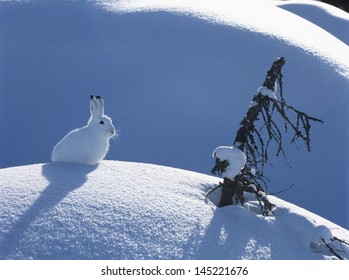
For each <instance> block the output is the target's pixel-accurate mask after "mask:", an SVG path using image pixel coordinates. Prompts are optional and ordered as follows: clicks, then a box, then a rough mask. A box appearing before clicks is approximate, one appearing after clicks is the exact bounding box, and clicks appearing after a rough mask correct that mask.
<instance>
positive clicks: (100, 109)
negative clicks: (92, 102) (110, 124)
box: [96, 96, 104, 116]
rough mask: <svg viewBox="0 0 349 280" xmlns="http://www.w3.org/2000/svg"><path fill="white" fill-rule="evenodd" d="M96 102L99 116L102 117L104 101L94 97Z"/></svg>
mask: <svg viewBox="0 0 349 280" xmlns="http://www.w3.org/2000/svg"><path fill="white" fill-rule="evenodd" d="M96 102H97V107H98V113H99V116H104V101H103V99H102V97H100V96H96Z"/></svg>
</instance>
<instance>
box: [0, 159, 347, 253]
mask: <svg viewBox="0 0 349 280" xmlns="http://www.w3.org/2000/svg"><path fill="white" fill-rule="evenodd" d="M0 178H1V181H0V225H1V227H0V258H1V259H328V258H334V257H333V255H332V254H330V253H329V251H328V250H325V248H322V246H319V243H320V242H321V238H324V239H325V240H328V239H329V238H330V237H331V236H332V235H333V236H337V237H338V238H343V239H346V240H348V239H349V232H348V231H347V230H345V229H343V228H341V227H340V226H338V225H335V224H333V223H331V222H329V221H327V220H325V219H323V218H321V217H319V216H317V215H315V214H312V213H310V212H308V211H306V210H304V209H301V208H299V207H296V206H294V205H291V204H289V203H286V202H285V201H282V200H280V199H276V198H271V200H272V202H273V203H274V204H276V205H277V208H276V209H275V217H262V216H258V215H256V214H255V213H253V212H251V211H249V210H247V209H245V208H243V207H241V206H229V207H225V208H219V209H218V208H216V207H215V205H214V204H213V203H212V202H211V201H210V200H208V199H206V198H205V195H206V192H207V191H208V190H209V189H211V188H212V187H213V186H214V185H215V184H217V183H218V181H219V179H218V178H215V177H211V176H207V175H203V174H199V173H194V172H189V171H184V170H180V169H175V168H169V167H161V166H156V165H150V164H143V163H130V162H121V161H103V162H102V163H100V164H99V165H95V166H87V165H78V164H57V163H54V164H52V163H47V164H35V165H28V166H21V167H13V168H6V169H1V170H0ZM251 209H253V208H251ZM344 250H345V251H346V252H347V253H349V248H348V247H346V246H345V247H344Z"/></svg>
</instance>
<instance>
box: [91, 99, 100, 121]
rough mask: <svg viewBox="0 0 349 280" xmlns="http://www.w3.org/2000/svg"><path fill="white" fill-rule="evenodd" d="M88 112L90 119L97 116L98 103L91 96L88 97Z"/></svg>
mask: <svg viewBox="0 0 349 280" xmlns="http://www.w3.org/2000/svg"><path fill="white" fill-rule="evenodd" d="M90 112H91V117H92V118H93V117H97V116H98V103H97V101H96V99H95V97H94V96H93V95H90Z"/></svg>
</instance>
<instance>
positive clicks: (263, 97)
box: [211, 57, 323, 216]
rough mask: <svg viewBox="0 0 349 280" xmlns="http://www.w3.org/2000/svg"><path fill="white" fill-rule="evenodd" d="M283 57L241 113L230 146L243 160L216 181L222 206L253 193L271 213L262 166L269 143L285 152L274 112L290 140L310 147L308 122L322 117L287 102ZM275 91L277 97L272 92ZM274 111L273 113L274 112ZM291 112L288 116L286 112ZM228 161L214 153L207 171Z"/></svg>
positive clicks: (222, 168) (264, 210)
mask: <svg viewBox="0 0 349 280" xmlns="http://www.w3.org/2000/svg"><path fill="white" fill-rule="evenodd" d="M284 64H285V58H284V57H280V58H277V59H276V60H275V61H274V63H273V64H272V66H271V68H270V70H269V71H268V73H267V76H266V79H265V81H264V83H263V86H262V87H260V88H259V89H258V93H257V94H256V95H255V96H254V97H253V99H252V101H251V103H250V106H249V109H248V111H247V113H246V115H245V117H244V118H243V119H242V121H241V122H240V127H239V129H238V131H237V133H236V136H235V140H234V142H233V146H234V147H237V148H239V149H240V150H241V151H243V152H244V153H245V155H246V159H247V160H246V164H245V167H244V168H243V169H242V170H241V172H240V173H239V174H238V175H236V176H235V177H234V178H226V177H225V178H224V180H223V182H221V183H220V187H221V190H222V195H221V199H220V203H219V206H220V207H223V206H226V205H230V204H234V203H240V204H243V203H244V193H245V192H249V193H253V194H255V196H256V198H257V200H258V202H259V204H260V206H261V210H262V214H263V215H266V216H267V215H269V214H270V213H272V208H273V205H272V204H271V203H270V202H269V200H268V198H267V196H266V193H265V190H264V188H266V186H267V184H266V183H267V178H266V177H265V176H264V172H263V170H264V166H265V164H266V163H268V153H269V144H270V143H271V142H275V143H276V145H277V151H276V155H277V156H278V155H279V154H280V153H281V154H283V155H284V156H285V159H286V154H285V151H284V148H283V133H282V129H280V127H279V125H278V124H277V123H276V122H275V120H274V118H275V115H277V114H278V115H279V117H281V119H282V120H283V123H284V125H283V126H284V131H285V132H288V130H289V128H290V130H291V131H292V132H293V133H294V136H293V138H292V141H291V142H292V143H295V142H296V141H297V140H298V139H301V140H303V142H304V143H305V145H306V147H307V150H308V151H310V128H311V125H310V124H311V122H320V123H322V122H323V121H322V120H320V119H317V118H313V117H310V116H309V115H307V114H306V113H304V112H301V111H299V110H297V109H295V108H294V107H292V106H290V105H288V104H287V103H286V101H285V99H284V96H283V88H282V77H283V76H282V73H281V69H282V67H283V65H284ZM277 88H278V92H279V100H278V99H277V97H276V95H275V93H276V91H277ZM276 113H277V114H276ZM289 113H290V114H295V117H292V118H290V117H289V115H288V114H289ZM228 165H229V162H227V161H226V160H221V159H219V158H217V157H216V165H215V166H214V167H213V169H212V170H211V172H212V173H213V174H218V175H222V174H223V173H224V171H225V169H226V168H227V166H228Z"/></svg>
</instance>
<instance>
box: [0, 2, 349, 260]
mask: <svg viewBox="0 0 349 280" xmlns="http://www.w3.org/2000/svg"><path fill="white" fill-rule="evenodd" d="M274 2H275V1H262V0H261V1H256V2H253V5H251V2H250V1H227V0H216V1H213V0H211V1H209V0H201V1H194V0H186V1H181V0H176V1H175V0H173V1H170V0H168V1H163V0H162V1H160V0H159V1H157V0H153V1H111V0H110V1H1V2H0V39H1V50H0V51H1V53H0V56H1V67H0V79H1V81H0V89H1V90H0V97H1V102H0V131H1V136H0V167H1V168H2V169H0V235H1V236H0V257H1V258H16V259H21V258H23V259H30V258H33V259H38V258H42V259H54V258H57V259H58V258H66V259H75V258H86V259H95V258H101V259H102V258H118V259H123V258H125V259H126V258H129V259H136V258H159V259H160V258H163V259H167V258H175V259H190V258H192V259H194V258H198V259H199V258H217V259H220V258H222V259H223V258H224V259H229V258H232V259H235V258H244V259H252V258H256V259H258V258H272V259H323V258H326V259H327V258H333V255H331V254H329V252H328V250H327V249H326V248H324V246H323V245H322V243H321V242H320V240H321V237H327V238H326V239H325V240H326V241H327V240H328V238H329V237H330V236H331V235H332V236H336V237H338V238H342V239H344V240H346V241H348V232H347V230H345V229H344V228H342V227H345V228H349V218H348V217H349V210H348V209H349V208H348V203H349V193H348V189H349V188H348V185H349V176H348V172H347V170H348V166H349V160H348V156H347V155H348V153H349V151H348V137H349V130H348V125H347V120H348V119H349V111H348V108H349V99H348V88H349V47H348V45H347V44H345V42H348V41H346V40H347V39H346V38H347V34H348V33H347V32H345V31H346V30H347V28H345V27H346V26H347V24H348V20H347V15H346V14H345V15H343V14H342V13H341V15H340V16H339V15H338V13H339V10H338V9H337V10H335V11H336V12H338V13H336V14H334V13H333V11H334V10H333V9H332V10H331V13H329V12H327V11H329V10H328V9H327V8H326V9H323V8H322V7H325V6H321V10H322V11H323V10H326V13H322V14H321V16H319V17H316V18H312V19H311V18H310V17H311V16H312V14H313V12H314V11H316V10H318V8H317V6H318V5H322V3H318V2H317V1H304V2H303V1H302V2H301V3H300V4H296V5H294V6H293V7H296V8H297V9H293V8H292V7H291V6H288V7H287V5H286V4H287V3H291V2H290V1H287V3H286V2H285V3H280V2H279V3H277V5H279V6H280V7H281V6H282V8H280V7H278V6H275V5H276V4H275V3H274ZM298 3H299V2H298ZM281 4H283V5H281ZM288 8H290V9H289V11H287V10H286V9H288ZM308 8H310V9H308ZM343 30H344V32H343ZM280 56H284V57H285V58H286V65H285V66H284V67H283V77H284V80H283V93H284V97H285V98H286V100H287V101H288V102H289V103H290V104H291V105H292V106H294V107H295V108H298V109H300V110H302V111H304V112H306V113H308V114H309V115H312V116H314V117H319V118H321V119H323V120H324V121H325V123H324V124H323V125H321V126H320V125H314V126H313V127H312V134H311V137H312V140H313V141H312V147H311V148H312V152H311V153H307V152H305V151H303V149H302V147H301V143H299V144H298V147H295V146H292V145H290V146H287V147H285V152H286V154H287V157H288V159H289V162H290V164H291V166H292V168H291V169H289V168H288V167H285V164H284V161H283V159H280V160H279V159H277V158H275V157H274V156H273V155H272V154H270V158H269V160H270V162H271V163H272V164H273V166H272V167H271V166H266V168H265V174H266V176H267V177H268V178H270V179H271V181H270V183H268V191H270V192H271V193H272V192H277V191H279V190H282V189H285V188H286V187H287V186H289V185H291V184H294V186H295V187H294V188H292V189H291V190H289V191H287V192H283V193H280V194H278V196H279V197H280V198H281V199H282V200H281V199H277V198H274V197H272V196H268V197H270V200H271V202H272V203H274V204H276V205H277V209H276V210H275V214H276V215H275V217H269V218H263V217H260V216H256V214H255V213H252V212H253V211H255V210H254V209H258V207H256V206H255V205H256V203H253V201H251V200H249V201H248V203H249V205H248V208H249V209H250V211H247V210H246V208H247V205H246V206H245V207H246V208H243V207H240V206H231V207H230V206H229V207H226V208H224V209H217V208H215V206H214V204H213V203H211V202H210V201H208V200H206V199H205V194H206V192H207V191H208V190H209V189H211V187H212V186H213V185H215V184H218V182H219V181H220V180H221V179H218V178H214V177H211V176H208V175H203V174H199V173H192V172H188V171H182V170H178V169H171V168H166V167H161V166H172V167H176V168H181V169H186V170H193V171H196V172H200V173H207V174H208V173H209V172H210V170H211V168H212V166H213V165H214V162H213V160H212V158H211V157H210V154H211V152H212V150H213V149H214V148H215V147H217V146H218V145H221V144H222V143H229V141H232V136H233V135H234V132H236V130H237V129H238V126H239V121H240V120H241V119H242V117H243V116H244V114H245V113H246V111H247V107H248V105H249V101H250V100H251V98H252V96H253V95H254V94H255V89H256V87H257V86H258V85H260V84H261V82H262V81H263V80H264V79H265V74H266V71H267V70H268V69H269V68H270V66H271V63H272V62H273V61H274V60H275V58H276V57H280ZM91 93H96V94H100V95H102V96H103V97H105V99H106V100H108V104H110V105H108V115H109V116H110V117H111V118H112V119H113V120H117V121H118V130H119V131H120V136H121V137H120V139H113V141H111V143H110V144H111V145H110V149H109V152H108V155H107V159H114V160H116V159H118V160H121V161H120V162H117V161H115V162H114V161H102V162H101V163H100V164H96V165H92V166H80V165H74V164H69V163H66V164H58V163H53V164H48V163H47V164H37V163H40V162H48V161H49V159H50V155H51V151H52V147H53V146H54V145H55V143H57V142H58V141H59V140H60V139H61V138H62V136H63V135H65V134H66V132H67V131H69V130H70V129H71V128H72V127H79V125H80V124H81V123H84V122H85V121H86V118H85V116H86V114H87V108H86V106H85V105H84V104H85V101H84V100H86V97H87V96H89V94H91ZM67 100H69V102H67ZM252 105H253V104H252ZM114 140H117V141H114ZM284 140H285V143H286V142H287V140H288V139H286V138H285V139H284ZM289 140H290V141H291V139H289ZM329 143H333V144H332V145H329ZM271 148H272V147H271ZM130 162H148V163H153V164H157V165H161V166H157V165H147V164H138V163H130ZM338 163H340V164H338ZM29 164H34V165H29ZM21 165H27V166H22V167H20V166H21ZM11 166H13V167H12V168H9V167H11ZM285 201H288V202H285ZM295 204H296V205H299V206H301V207H302V208H299V207H297V206H295ZM257 206H258V205H257ZM304 208H306V209H308V210H309V211H311V212H312V213H316V214H312V213H310V212H308V211H306V210H304ZM320 216H321V217H320ZM325 218H326V219H325ZM328 220H330V221H331V222H329V221H328ZM318 226H324V228H323V229H324V232H323V233H322V234H319V232H320V233H321V232H322V230H321V227H320V231H319V230H318V229H317V227H318ZM326 228H327V229H329V230H330V231H331V234H324V233H326V231H327V229H326ZM327 233H328V232H327ZM315 247H316V248H317V249H318V250H314V248H315ZM345 250H346V252H347V247H345Z"/></svg>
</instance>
